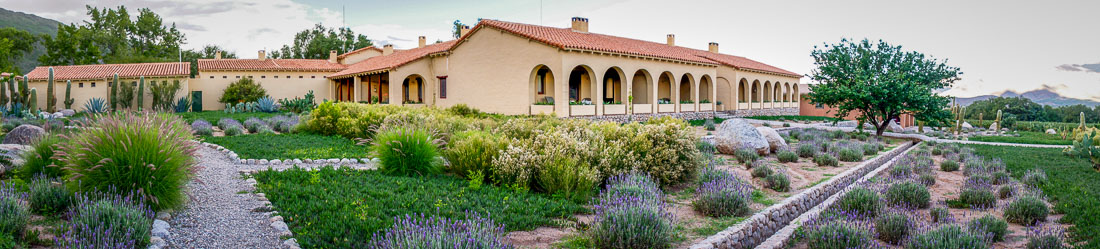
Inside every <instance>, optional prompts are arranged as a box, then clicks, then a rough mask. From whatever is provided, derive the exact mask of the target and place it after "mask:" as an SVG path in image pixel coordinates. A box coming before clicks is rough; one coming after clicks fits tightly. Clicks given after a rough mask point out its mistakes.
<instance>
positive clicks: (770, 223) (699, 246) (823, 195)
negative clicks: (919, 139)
mask: <svg viewBox="0 0 1100 249" xmlns="http://www.w3.org/2000/svg"><path fill="white" fill-rule="evenodd" d="M914 144H916V142H915V141H909V142H906V143H905V144H903V145H901V146H898V147H897V148H894V149H892V150H890V151H887V152H886V153H884V154H882V155H879V156H877V157H874V158H871V159H870V160H867V161H864V162H863V163H860V164H859V165H857V166H856V167H853V168H851V169H848V170H846V171H844V172H842V173H840V174H838V175H836V176H833V177H832V178H829V180H827V181H825V182H822V183H820V184H818V185H816V186H813V187H811V188H810V189H807V190H805V191H802V192H801V193H798V194H796V195H794V196H791V197H788V198H786V199H783V201H780V202H779V203H777V204H775V205H772V206H770V207H768V208H766V209H764V210H761V211H760V212H756V213H755V214H753V215H752V217H749V218H748V219H745V220H744V221H742V222H740V223H737V224H736V225H733V226H731V227H729V228H726V230H723V231H721V232H718V233H717V234H714V235H711V236H710V237H707V239H705V240H703V241H701V242H699V243H696V244H694V245H692V246H691V248H692V249H709V248H723V249H725V248H753V247H756V246H757V245H761V243H764V242H765V240H768V239H769V238H771V237H774V236H773V235H775V234H776V233H777V232H780V230H781V229H782V228H786V227H789V225H788V224H791V222H792V221H794V220H795V218H798V217H801V216H800V215H802V214H803V213H805V212H807V211H808V210H810V209H811V208H814V207H817V206H820V205H819V204H821V203H823V202H825V201H826V200H827V199H829V198H831V197H832V196H835V195H836V194H837V193H838V192H841V191H843V190H845V189H847V187H849V186H851V185H852V184H853V183H855V182H856V181H857V180H860V179H862V178H864V177H865V176H867V175H868V174H869V173H870V172H872V171H875V170H877V169H880V168H882V166H883V165H885V164H886V163H887V162H889V161H892V160H893V159H894V158H896V157H897V155H900V153H903V152H904V151H908V150H909V149H910V148H912V147H913V146H914Z"/></svg>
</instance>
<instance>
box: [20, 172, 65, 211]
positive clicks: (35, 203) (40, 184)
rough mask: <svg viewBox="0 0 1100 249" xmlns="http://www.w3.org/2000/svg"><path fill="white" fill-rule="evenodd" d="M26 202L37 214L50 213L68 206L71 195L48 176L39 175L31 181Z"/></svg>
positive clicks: (63, 209)
mask: <svg viewBox="0 0 1100 249" xmlns="http://www.w3.org/2000/svg"><path fill="white" fill-rule="evenodd" d="M29 189H30V195H28V198H27V202H28V203H29V204H30V207H31V211H34V212H35V213H37V214H43V215H51V214H56V213H59V212H62V211H65V209H67V208H69V204H70V203H72V195H70V194H69V191H68V190H66V189H65V187H62V186H61V185H60V184H57V185H55V184H54V183H53V181H52V180H51V179H50V178H46V176H45V175H39V176H37V177H35V178H34V180H32V181H31V184H30V186H29Z"/></svg>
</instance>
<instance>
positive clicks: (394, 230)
mask: <svg viewBox="0 0 1100 249" xmlns="http://www.w3.org/2000/svg"><path fill="white" fill-rule="evenodd" d="M504 235H505V232H504V226H503V225H498V224H496V223H495V222H493V220H491V219H488V218H482V217H481V216H478V215H477V214H468V215H467V217H466V219H461V220H458V219H449V218H440V217H426V216H425V215H423V214H421V215H419V216H412V215H405V217H404V218H400V217H394V223H393V227H391V228H390V229H387V230H385V231H379V232H378V233H375V234H374V236H373V237H372V239H371V243H370V246H368V248H376V249H399V248H441V249H442V248H454V249H482V248H484V249H507V248H514V247H513V246H512V245H511V244H509V243H508V242H507V241H506V240H505V239H504Z"/></svg>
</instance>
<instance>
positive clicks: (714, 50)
mask: <svg viewBox="0 0 1100 249" xmlns="http://www.w3.org/2000/svg"><path fill="white" fill-rule="evenodd" d="M708 45H709V46H708V47H709V49H707V50H710V52H711V53H715V54H717V53H718V43H717V42H711V43H709V44H708Z"/></svg>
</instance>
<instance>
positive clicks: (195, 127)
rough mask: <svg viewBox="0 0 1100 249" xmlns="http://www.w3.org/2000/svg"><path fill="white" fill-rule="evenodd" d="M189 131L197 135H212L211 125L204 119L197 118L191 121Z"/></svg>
mask: <svg viewBox="0 0 1100 249" xmlns="http://www.w3.org/2000/svg"><path fill="white" fill-rule="evenodd" d="M191 132H194V133H195V135H199V136H211V135H214V129H213V126H212V125H210V122H206V120H202V119H197V120H195V122H191Z"/></svg>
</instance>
